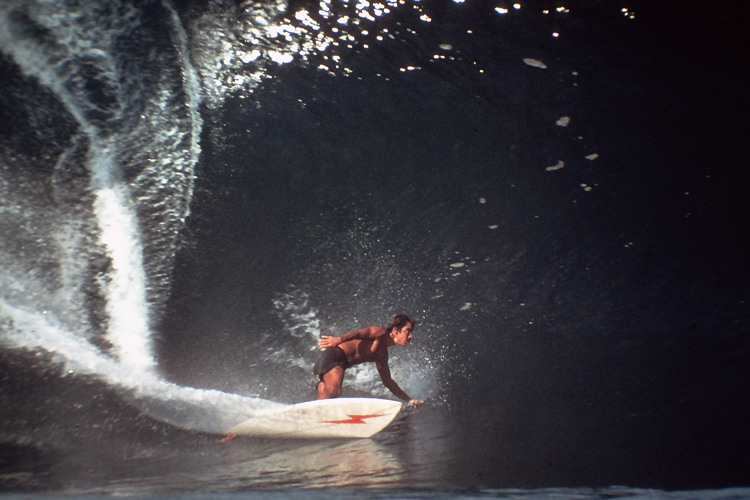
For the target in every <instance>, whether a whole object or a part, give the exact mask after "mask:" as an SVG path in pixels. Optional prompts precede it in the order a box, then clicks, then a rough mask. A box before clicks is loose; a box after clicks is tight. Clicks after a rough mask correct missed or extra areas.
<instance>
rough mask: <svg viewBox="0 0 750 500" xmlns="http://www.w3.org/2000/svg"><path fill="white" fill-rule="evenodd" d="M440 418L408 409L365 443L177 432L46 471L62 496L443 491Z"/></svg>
mask: <svg viewBox="0 0 750 500" xmlns="http://www.w3.org/2000/svg"><path fill="white" fill-rule="evenodd" d="M445 418H446V412H445V409H444V408H440V407H432V408H430V407H428V408H426V409H423V410H422V411H412V412H411V413H407V414H402V415H400V416H399V417H398V418H397V420H396V421H394V422H393V423H392V424H391V425H390V426H389V427H387V428H386V429H385V430H384V431H382V432H380V433H379V434H376V435H375V436H374V437H373V438H371V439H354V440H314V441H310V440H283V439H259V438H249V437H243V436H238V437H237V438H235V439H233V440H231V441H228V442H225V443H218V442H217V440H218V437H217V436H214V435H208V434H195V433H189V432H184V431H174V433H172V432H170V434H169V435H168V436H167V437H165V440H164V441H162V442H153V441H150V440H149V438H146V439H142V438H141V439H138V438H136V439H134V440H133V441H132V442H124V443H123V442H120V441H119V440H117V439H114V440H110V441H111V442H110V445H108V446H106V447H99V448H96V450H95V451H94V452H93V453H90V454H81V453H75V452H74V453H71V454H69V455H68V456H66V457H64V458H63V459H62V460H60V462H58V463H57V464H56V465H55V466H54V471H53V474H54V476H55V479H56V481H55V483H56V484H57V489H58V490H59V491H62V492H63V493H66V494H90V493H98V494H117V495H143V494H146V495H154V494H174V493H179V494H184V493H185V492H189V491H202V492H234V491H243V490H244V491H246V490H277V489H289V488H304V489H311V488H312V489H323V488H334V489H342V488H343V489H356V490H361V489H362V488H420V487H421V488H448V487H450V485H451V479H452V478H451V475H450V468H449V465H448V459H449V458H448V457H452V456H455V451H454V450H451V449H450V448H451V446H452V445H451V442H450V440H449V435H448V432H447V429H448V428H449V427H450V426H449V425H447V424H446V423H445V422H444V420H445ZM131 437H132V436H131ZM152 437H153V436H152ZM28 486H32V485H30V484H29V485H28Z"/></svg>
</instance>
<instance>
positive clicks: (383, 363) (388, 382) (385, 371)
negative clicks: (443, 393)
mask: <svg viewBox="0 0 750 500" xmlns="http://www.w3.org/2000/svg"><path fill="white" fill-rule="evenodd" d="M375 367H376V368H377V369H378V373H379V374H380V379H381V380H382V381H383V385H384V386H386V387H387V388H388V390H389V391H391V392H392V393H393V394H395V395H396V397H397V398H399V399H403V400H404V401H406V402H407V403H411V404H422V403H424V401H422V400H419V399H411V398H410V397H409V395H408V394H406V393H405V392H404V391H403V389H401V387H399V386H398V384H397V383H396V381H395V380H393V378H392V377H391V369H390V367H389V366H388V359H387V358H386V359H381V360H377V361H375Z"/></svg>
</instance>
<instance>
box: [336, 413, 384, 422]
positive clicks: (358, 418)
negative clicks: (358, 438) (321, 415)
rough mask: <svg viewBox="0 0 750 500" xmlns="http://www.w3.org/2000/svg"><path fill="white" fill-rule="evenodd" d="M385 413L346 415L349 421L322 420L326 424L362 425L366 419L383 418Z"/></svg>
mask: <svg viewBox="0 0 750 500" xmlns="http://www.w3.org/2000/svg"><path fill="white" fill-rule="evenodd" d="M385 416H386V414H385V413H379V414H377V415H347V417H349V420H323V422H324V423H326V424H364V423H365V419H366V418H375V417H385Z"/></svg>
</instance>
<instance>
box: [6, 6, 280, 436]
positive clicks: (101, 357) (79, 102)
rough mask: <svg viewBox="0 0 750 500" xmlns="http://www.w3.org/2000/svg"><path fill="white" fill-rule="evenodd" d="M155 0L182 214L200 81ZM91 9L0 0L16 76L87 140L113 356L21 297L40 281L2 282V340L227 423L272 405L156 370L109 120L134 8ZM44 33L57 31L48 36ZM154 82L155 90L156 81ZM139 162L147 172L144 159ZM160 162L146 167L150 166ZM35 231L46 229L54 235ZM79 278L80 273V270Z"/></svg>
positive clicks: (140, 259) (139, 255) (198, 420)
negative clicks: (182, 127)
mask: <svg viewBox="0 0 750 500" xmlns="http://www.w3.org/2000/svg"><path fill="white" fill-rule="evenodd" d="M163 6H164V8H165V9H166V11H167V12H168V14H169V29H170V33H171V38H172V40H173V41H174V42H175V44H176V47H175V49H176V50H177V53H178V59H179V61H180V64H181V66H182V72H183V73H182V74H183V85H184V86H185V92H186V95H187V97H186V104H187V106H188V112H189V114H190V117H191V121H192V124H193V128H192V130H191V137H190V145H189V146H188V152H187V153H185V152H184V151H183V150H179V151H178V150H175V151H176V152H175V155H176V157H170V156H165V157H164V158H161V159H160V161H159V162H158V165H164V166H165V168H169V166H172V168H173V169H175V170H178V171H180V172H183V171H184V172H187V174H186V176H185V181H186V182H187V183H188V185H187V193H186V196H184V198H182V200H184V204H186V206H183V207H182V208H183V210H182V211H181V212H180V213H182V214H183V217H184V215H187V212H188V208H189V203H190V198H191V195H192V182H193V174H192V165H193V164H194V163H195V161H197V157H198V154H199V152H200V146H199V138H200V129H201V125H202V123H201V119H200V115H199V112H198V107H199V104H200V90H199V87H200V85H199V80H198V78H197V76H196V72H195V71H194V70H193V69H192V67H191V65H190V61H189V56H188V53H187V51H188V48H187V38H186V35H185V32H184V29H183V28H182V26H181V24H180V21H179V17H178V16H177V14H176V11H175V10H174V8H173V6H172V5H171V3H169V2H168V0H165V1H164V2H163ZM88 9H91V10H88ZM105 10H106V9H105ZM110 14H111V13H110ZM98 15H99V12H98V11H97V8H96V6H94V7H91V4H89V3H87V2H82V3H80V4H77V5H76V4H75V3H72V4H66V5H60V4H56V3H54V2H43V3H35V4H33V5H27V4H25V2H23V1H18V2H12V1H9V2H7V3H4V4H3V5H0V51H2V53H3V54H4V55H5V56H6V57H8V58H9V59H10V60H12V61H13V62H15V64H16V65H17V66H18V67H19V68H20V69H21V71H22V72H23V73H24V75H26V76H27V77H30V78H35V79H36V80H37V81H38V82H39V83H40V84H41V85H42V86H44V87H45V88H46V89H48V90H49V91H50V92H51V93H52V94H54V95H55V96H56V98H57V99H58V100H59V101H60V102H61V103H62V104H63V105H64V106H65V108H66V110H67V111H68V112H69V113H70V115H71V116H72V117H73V118H74V120H75V121H77V123H78V126H79V129H80V132H81V133H82V134H83V136H85V137H86V139H87V141H86V143H87V144H88V151H87V153H86V158H85V160H84V164H85V167H86V169H87V170H88V172H89V179H90V184H89V189H88V191H89V193H91V194H92V195H93V199H94V201H93V216H94V220H95V222H96V225H97V228H98V231H97V232H96V235H97V238H98V241H95V242H90V243H89V244H91V245H92V246H96V247H98V248H102V249H103V251H104V253H105V255H106V257H107V258H108V259H109V266H108V269H107V270H106V272H104V273H101V274H100V275H99V276H98V277H97V279H98V285H99V289H100V290H101V293H102V295H103V297H104V299H105V300H106V304H105V307H104V310H105V312H106V332H104V333H105V337H106V339H107V340H108V341H109V342H110V343H111V349H110V354H111V355H108V354H105V353H103V352H102V351H101V350H100V349H99V348H98V347H96V346H95V345H93V344H92V343H91V342H89V341H88V340H87V339H86V338H85V337H84V336H83V335H81V333H82V332H76V331H74V330H71V329H70V328H69V327H68V326H66V323H65V322H63V321H61V320H60V318H61V317H63V316H65V314H67V311H63V310H61V311H55V310H48V308H45V307H42V306H40V305H38V304H39V303H38V302H37V301H35V300H34V298H33V297H31V296H27V297H23V294H24V293H28V290H30V289H32V288H40V287H43V284H41V283H36V282H31V281H29V282H28V283H27V284H24V283H23V282H19V285H18V287H16V289H15V290H16V292H14V294H8V293H6V292H4V291H3V292H0V333H2V336H0V342H2V343H3V345H4V346H5V347H9V348H16V349H26V350H32V351H39V352H42V351H45V352H47V353H50V355H51V356H52V357H53V361H54V362H56V363H58V364H60V365H62V366H64V367H65V370H66V371H67V373H69V374H71V375H72V374H81V375H86V376H93V377H96V378H98V379H100V380H103V381H105V382H106V383H108V384H109V385H111V386H113V387H115V388H118V389H120V390H121V391H122V393H123V394H125V396H126V397H127V398H129V399H131V400H132V401H133V402H134V403H135V404H136V405H137V406H139V407H141V408H142V409H143V410H144V411H145V412H146V413H148V414H150V415H152V416H154V417H155V418H158V419H161V420H164V421H167V422H170V423H172V424H175V425H178V426H180V427H184V428H188V429H194V430H200V431H207V432H224V431H225V430H226V429H228V428H230V427H233V426H234V425H236V424H238V423H240V422H242V421H243V420H245V419H247V418H249V417H250V416H252V415H253V414H255V413H256V412H258V411H261V410H266V409H268V408H274V407H277V406H281V405H279V404H278V403H272V402H270V401H264V400H261V399H257V398H249V397H243V396H239V395H234V394H227V393H224V392H221V391H214V390H201V389H194V388H190V387H181V386H177V385H175V384H172V383H169V382H166V381H164V380H163V379H161V378H160V377H159V376H158V374H157V363H156V359H155V355H154V350H153V343H152V331H151V325H150V310H149V302H148V299H147V291H148V286H149V284H148V277H147V273H146V266H145V263H144V248H143V242H142V240H141V234H142V231H141V228H140V227H139V224H140V221H139V219H138V216H137V213H136V200H134V199H133V192H132V189H131V186H129V185H128V184H127V183H126V182H125V180H124V179H123V175H122V174H123V172H122V169H123V167H122V166H121V165H120V164H119V161H120V160H119V156H118V151H119V150H118V147H119V146H120V144H121V143H122V139H123V138H124V137H121V134H123V133H127V131H125V132H122V130H123V129H122V128H120V127H119V125H118V120H120V119H121V118H122V116H123V109H124V108H125V107H126V106H127V101H126V100H123V99H121V95H120V92H122V90H123V89H122V88H121V87H120V82H121V81H122V78H123V75H121V74H120V73H119V70H118V64H117V63H116V61H115V58H116V57H118V54H117V52H116V49H115V48H114V47H115V45H116V44H114V43H113V40H114V39H115V38H116V36H117V34H118V33H121V32H124V31H127V29H129V25H128V23H137V22H139V21H138V16H137V15H135V14H134V13H133V10H131V11H128V16H126V17H124V18H117V19H116V21H113V22H112V24H111V25H109V24H108V21H112V20H110V19H107V18H102V19H99V18H98V17H97V16H98ZM111 15H115V14H111ZM14 16H15V17H14ZM18 19H21V20H22V21H23V22H24V23H30V24H33V25H35V29H36V27H39V30H37V31H40V30H42V28H43V29H44V30H47V32H48V35H46V36H45V37H43V38H38V37H36V35H35V31H34V30H31V31H28V30H27V27H26V26H25V25H21V26H18V25H16V26H14V24H13V23H14V20H18ZM50 37H54V41H53V42H52V43H50V42H49V39H50ZM80 61H85V62H86V64H87V65H89V66H93V68H94V70H95V71H96V72H97V73H96V74H95V76H94V78H96V79H97V80H95V81H94V83H95V84H100V85H103V86H106V89H105V90H106V92H109V93H110V95H111V96H113V97H114V98H115V101H114V103H109V104H106V103H105V104H104V105H101V104H97V103H96V102H94V101H92V100H90V99H89V96H88V94H87V93H86V91H85V84H86V78H88V76H87V74H86V73H84V72H81V71H80V70H79V68H78V67H77V64H78V63H79V62H80ZM92 61H93V62H92ZM161 92H162V97H164V96H163V89H162V90H161ZM142 98H149V97H148V96H143V97H142ZM102 116H104V118H102ZM91 117H94V118H91ZM141 118H143V117H141ZM166 123H168V122H166ZM166 123H165V125H164V126H166ZM164 154H165V155H167V154H168V153H164ZM173 163H174V164H173ZM146 171H147V172H149V174H151V173H152V171H151V170H149V169H146ZM160 173H161V172H159V171H154V172H153V174H154V175H159V174H160ZM164 173H165V174H166V172H164ZM138 202H142V201H140V200H138ZM32 206H33V205H32ZM52 231H54V230H52ZM44 237H46V238H50V239H54V238H55V234H54V232H52V234H47V235H45V236H44ZM63 264H64V263H63ZM14 274H16V273H15V271H13V273H11V272H10V270H9V272H8V277H4V279H3V280H2V282H11V281H13V280H14V279H15V277H14V276H13V275H14ZM18 278H19V279H20V280H23V279H28V280H30V279H31V278H24V277H23V274H22V273H18ZM78 279H79V280H85V279H88V278H87V277H86V276H81V275H79V276H78ZM70 305H71V304H68V307H69V306H70ZM35 307H36V309H35ZM60 307H62V308H64V307H66V306H65V304H63V305H61V306H60ZM79 314H80V316H81V318H84V317H85V316H86V311H85V310H82V311H79Z"/></svg>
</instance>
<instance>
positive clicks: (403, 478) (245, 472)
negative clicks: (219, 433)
mask: <svg viewBox="0 0 750 500" xmlns="http://www.w3.org/2000/svg"><path fill="white" fill-rule="evenodd" d="M445 428H446V426H445V425H443V424H442V414H441V411H440V409H439V408H433V409H427V410H425V411H421V412H413V413H412V414H406V415H402V416H400V417H399V418H398V419H397V420H396V421H395V422H394V423H393V424H391V426H389V427H388V428H387V429H386V430H384V431H383V432H381V433H380V434H377V435H376V436H375V437H373V438H372V439H358V440H345V441H339V440H336V441H331V440H325V441H314V442H307V441H268V440H253V439H241V438H237V439H235V440H233V441H231V442H230V443H228V444H229V445H230V446H229V447H228V448H227V451H226V454H225V455H224V456H223V462H224V476H225V477H224V482H225V483H226V484H225V487H227V488H230V489H233V488H237V487H239V488H242V487H245V486H252V487H253V488H257V487H259V486H260V487H263V488H266V487H274V486H284V487H289V486H298V487H305V488H330V487H348V488H354V487H356V488H361V487H370V486H376V487H414V486H417V485H427V483H429V485H430V486H434V485H435V478H441V477H442V478H446V479H447V477H446V474H445V473H444V472H445V471H443V473H441V471H440V470H436V469H444V468H445V467H446V464H444V463H443V462H441V460H440V457H443V456H449V454H448V453H447V445H448V443H447V442H446V439H445V437H446V436H447V433H446V432H445V431H444V429H445Z"/></svg>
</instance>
